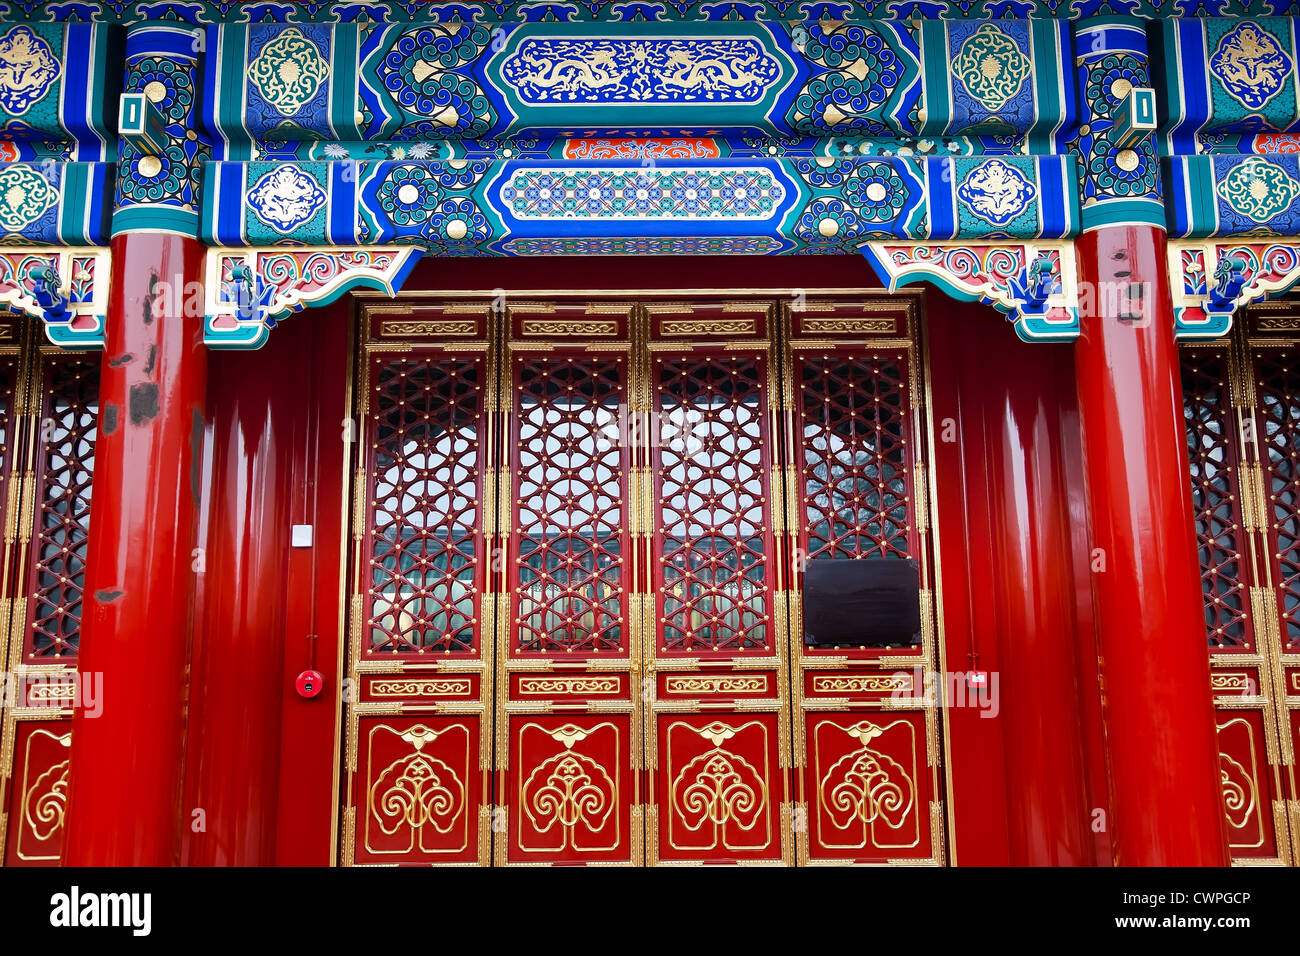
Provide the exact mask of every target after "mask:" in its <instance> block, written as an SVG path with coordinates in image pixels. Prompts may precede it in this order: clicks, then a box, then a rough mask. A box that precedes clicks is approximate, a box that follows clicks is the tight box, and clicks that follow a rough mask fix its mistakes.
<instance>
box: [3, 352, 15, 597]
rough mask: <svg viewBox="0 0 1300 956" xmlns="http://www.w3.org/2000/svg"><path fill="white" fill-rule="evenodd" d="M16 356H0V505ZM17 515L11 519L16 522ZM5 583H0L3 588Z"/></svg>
mask: <svg viewBox="0 0 1300 956" xmlns="http://www.w3.org/2000/svg"><path fill="white" fill-rule="evenodd" d="M17 375H18V356H16V355H0V505H3V503H4V502H7V501H8V500H9V481H10V478H11V475H12V473H13V467H14V456H15V455H16V454H17V453H18V450H17V449H16V448H15V447H14V443H13V442H14V432H13V425H14V421H13V419H14V387H15V386H16V385H17V381H16V379H17ZM16 519H17V515H14V516H13V518H12V519H9V518H0V522H3V521H5V520H16ZM6 584H7V582H0V587H3V586H5V585H6ZM6 593H7V592H6Z"/></svg>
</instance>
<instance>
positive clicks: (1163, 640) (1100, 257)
mask: <svg viewBox="0 0 1300 956" xmlns="http://www.w3.org/2000/svg"><path fill="white" fill-rule="evenodd" d="M1077 248H1078V254H1079V262H1080V272H1081V274H1082V277H1083V279H1084V281H1085V297H1084V301H1085V308H1084V310H1083V312H1084V315H1083V319H1082V325H1083V331H1082V335H1081V336H1080V339H1079V341H1078V343H1077V345H1076V347H1075V369H1076V374H1077V379H1078V388H1079V405H1080V410H1079V411H1080V421H1081V425H1082V431H1083V440H1084V461H1085V469H1086V476H1087V485H1088V501H1089V511H1090V515H1091V523H1092V531H1093V548H1094V550H1093V569H1094V573H1093V576H1092V579H1093V593H1094V601H1095V604H1096V610H1097V628H1098V640H1099V649H1100V654H1101V674H1102V702H1103V715H1104V719H1105V724H1106V746H1107V763H1108V767H1109V777H1110V788H1111V805H1112V809H1113V819H1112V820H1111V821H1110V826H1111V829H1112V836H1113V839H1114V846H1115V861H1116V863H1117V864H1119V865H1128V866H1154V865H1220V866H1222V865H1226V864H1227V863H1228V849H1227V836H1226V829H1225V823H1224V815H1223V808H1222V804H1221V795H1220V790H1219V758H1218V745H1217V743H1216V740H1215V726H1214V718H1213V714H1212V712H1211V708H1210V693H1209V686H1210V684H1209V680H1210V673H1209V657H1208V655H1207V653H1206V642H1205V622H1204V620H1203V619H1202V603H1201V582H1200V573H1199V564H1198V559H1197V553H1196V544H1195V538H1194V533H1193V528H1192V507H1191V489H1190V482H1189V478H1188V461H1187V446H1186V440H1187V439H1186V436H1185V433H1184V426H1183V409H1182V397H1181V385H1180V382H1179V374H1178V356H1177V351H1176V346H1175V343H1174V331H1173V330H1174V320H1173V314H1172V306H1171V301H1170V292H1169V280H1168V273H1167V268H1168V267H1167V265H1166V262H1165V237H1164V233H1163V232H1161V231H1160V230H1157V229H1154V228H1151V227H1147V226H1140V227H1138V226H1111V227H1106V228H1102V229H1098V230H1095V231H1092V232H1088V233H1085V234H1084V235H1083V236H1082V237H1081V238H1080V239H1079V240H1078V246H1077ZM1139 290H1141V291H1142V292H1143V295H1142V298H1141V301H1142V302H1144V303H1145V311H1142V310H1139V309H1138V308H1137V305H1138V296H1137V293H1138V292H1139ZM1117 293H1118V294H1117ZM1130 302H1131V303H1132V305H1131V306H1130V305H1129V304H1128V303H1130ZM1127 314H1134V315H1138V314H1141V315H1143V318H1141V319H1138V320H1136V321H1133V320H1128V319H1125V318H1123V317H1122V316H1123V315H1127Z"/></svg>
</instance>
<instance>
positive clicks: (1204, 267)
mask: <svg viewBox="0 0 1300 956" xmlns="http://www.w3.org/2000/svg"><path fill="white" fill-rule="evenodd" d="M1169 274H1170V277H1171V281H1172V283H1173V300H1174V330H1175V334H1176V335H1177V336H1178V338H1180V339H1217V338H1219V337H1220V336H1223V335H1227V334H1228V332H1229V331H1230V330H1231V329H1232V317H1233V315H1234V314H1235V313H1236V311H1237V310H1238V309H1240V308H1242V307H1243V306H1246V305H1249V304H1250V303H1252V302H1258V301H1260V300H1261V299H1266V298H1268V297H1270V296H1273V295H1277V294H1279V293H1282V292H1286V291H1287V290H1288V289H1290V288H1291V287H1292V286H1294V285H1295V284H1296V283H1297V282H1300V239H1261V240H1233V239H1223V240H1208V241H1199V242H1172V241H1171V242H1170V243H1169Z"/></svg>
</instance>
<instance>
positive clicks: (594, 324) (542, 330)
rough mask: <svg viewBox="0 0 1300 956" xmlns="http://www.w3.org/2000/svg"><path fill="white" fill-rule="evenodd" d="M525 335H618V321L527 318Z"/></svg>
mask: <svg viewBox="0 0 1300 956" xmlns="http://www.w3.org/2000/svg"><path fill="white" fill-rule="evenodd" d="M523 333H524V335H527V336H530V337H534V336H548V337H554V338H560V337H568V338H572V337H573V336H575V335H617V334H618V323H617V322H616V321H613V320H609V319H585V320H584V319H578V320H574V319H526V320H524V323H523Z"/></svg>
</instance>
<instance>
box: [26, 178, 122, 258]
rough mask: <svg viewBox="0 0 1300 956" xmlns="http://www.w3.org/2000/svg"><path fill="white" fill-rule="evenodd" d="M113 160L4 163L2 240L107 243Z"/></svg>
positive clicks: (62, 243) (41, 243) (54, 244)
mask: <svg viewBox="0 0 1300 956" xmlns="http://www.w3.org/2000/svg"><path fill="white" fill-rule="evenodd" d="M112 174H113V167H112V165H110V164H108V163H55V162H45V163H0V242H4V243H5V244H6V245H13V244H17V243H21V244H27V245H42V246H102V245H107V244H108V221H109V215H110V213H111V211H112V207H111V206H110V205H109V198H110V196H111V195H112V179H111V177H112Z"/></svg>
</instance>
